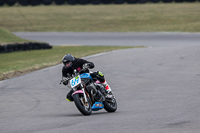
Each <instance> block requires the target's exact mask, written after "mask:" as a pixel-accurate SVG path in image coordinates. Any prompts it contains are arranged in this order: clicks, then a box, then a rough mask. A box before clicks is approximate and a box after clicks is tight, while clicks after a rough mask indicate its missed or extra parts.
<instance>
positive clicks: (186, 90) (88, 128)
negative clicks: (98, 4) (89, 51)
mask: <svg viewBox="0 0 200 133" xmlns="http://www.w3.org/2000/svg"><path fill="white" fill-rule="evenodd" d="M134 34H136V33H134ZM139 34H140V33H139ZM172 34H174V33H172ZM183 35H184V36H187V35H186V34H183ZM193 35H194V36H197V35H199V34H189V33H188V36H189V37H188V38H190V37H191V36H193ZM161 36H163V35H162V34H161ZM180 36H182V34H181V35H180ZM197 38H199V39H200V35H199V37H197ZM197 38H196V41H194V40H193V41H187V40H184V39H178V41H177V40H176V41H175V42H176V43H177V45H174V46H173V47H172V46H156V47H148V48H140V49H126V50H118V51H113V52H108V53H103V54H100V55H96V56H89V57H86V59H88V60H90V61H93V62H94V63H95V65H96V67H95V69H94V70H101V71H102V72H103V73H104V74H105V75H106V79H107V81H108V82H109V83H110V85H111V87H112V90H113V92H114V94H115V96H116V98H117V102H118V110H117V111H116V112H115V113H107V112H106V111H105V110H101V111H98V112H93V114H92V115H91V116H83V115H82V114H80V112H79V111H78V110H77V109H76V107H75V105H74V103H70V102H68V101H66V100H65V94H66V93H67V92H68V89H66V88H65V86H63V85H59V81H60V79H61V68H62V65H57V66H53V67H50V68H46V69H42V70H39V71H36V72H32V73H30V74H26V75H23V76H19V77H16V78H13V79H9V80H5V81H1V82H0V132H1V133H80V132H81V133H86V132H87V133H88V132H95V133H102V132H106V133H109V132H111V133H122V132H123V133H169V132H171V133H199V132H200V82H199V80H200V69H199V68H200V44H199V43H200V40H198V39H197ZM138 40H140V39H138ZM155 40H156V38H155ZM155 40H153V42H151V39H150V40H149V41H147V42H146V43H148V45H151V43H154V41H155ZM164 40H167V39H166V38H165V39H163V40H162V39H161V40H160V42H161V43H163V42H164ZM99 41H102V40H99ZM113 41H116V40H113ZM140 41H141V42H142V40H140ZM171 41H172V40H169V41H168V42H171ZM157 42H159V39H158V40H157ZM175 42H174V44H175ZM187 42H188V43H187ZM165 43H166V44H167V42H165ZM124 44H126V43H124ZM180 44H183V45H180ZM198 44H199V45H198ZM152 45H153V44H152ZM156 45H157V44H156Z"/></svg>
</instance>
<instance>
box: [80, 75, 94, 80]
mask: <svg viewBox="0 0 200 133" xmlns="http://www.w3.org/2000/svg"><path fill="white" fill-rule="evenodd" d="M80 76H81V78H90V79H91V80H92V77H91V75H90V73H82V74H81V75H80Z"/></svg>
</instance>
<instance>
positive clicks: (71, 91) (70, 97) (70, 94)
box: [66, 90, 74, 102]
mask: <svg viewBox="0 0 200 133" xmlns="http://www.w3.org/2000/svg"><path fill="white" fill-rule="evenodd" d="M73 92H74V91H73V90H70V91H69V92H68V94H67V96H66V98H67V101H69V102H71V101H74V99H73V97H72V93H73Z"/></svg>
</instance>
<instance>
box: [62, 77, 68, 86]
mask: <svg viewBox="0 0 200 133" xmlns="http://www.w3.org/2000/svg"><path fill="white" fill-rule="evenodd" d="M62 83H63V84H64V85H67V84H68V78H64V77H63V80H62Z"/></svg>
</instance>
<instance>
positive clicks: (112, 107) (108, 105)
mask: <svg viewBox="0 0 200 133" xmlns="http://www.w3.org/2000/svg"><path fill="white" fill-rule="evenodd" d="M103 104H104V109H105V110H106V111H107V112H115V111H116V110H117V101H116V99H115V98H114V97H113V98H112V99H109V100H106V101H104V103H103Z"/></svg>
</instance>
